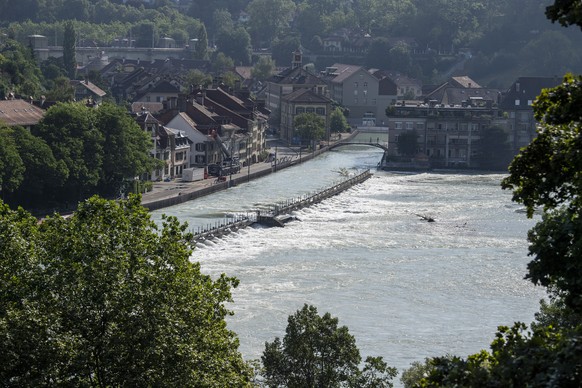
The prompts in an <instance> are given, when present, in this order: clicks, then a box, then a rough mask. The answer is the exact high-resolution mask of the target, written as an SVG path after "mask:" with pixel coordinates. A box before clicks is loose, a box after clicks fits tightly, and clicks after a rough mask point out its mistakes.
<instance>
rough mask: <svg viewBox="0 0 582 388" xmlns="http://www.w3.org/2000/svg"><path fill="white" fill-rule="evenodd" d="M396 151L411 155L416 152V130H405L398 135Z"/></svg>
mask: <svg viewBox="0 0 582 388" xmlns="http://www.w3.org/2000/svg"><path fill="white" fill-rule="evenodd" d="M396 147H397V148H398V153H399V154H401V155H404V156H408V157H412V156H414V155H416V154H417V153H418V132H417V131H416V130H412V131H405V132H402V133H401V134H400V135H398V141H397V143H396Z"/></svg>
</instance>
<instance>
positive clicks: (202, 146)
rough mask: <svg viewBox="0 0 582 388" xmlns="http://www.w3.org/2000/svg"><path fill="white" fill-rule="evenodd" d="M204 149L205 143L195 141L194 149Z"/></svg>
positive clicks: (199, 150)
mask: <svg viewBox="0 0 582 388" xmlns="http://www.w3.org/2000/svg"><path fill="white" fill-rule="evenodd" d="M204 150H206V144H204V143H196V151H198V152H201V151H204Z"/></svg>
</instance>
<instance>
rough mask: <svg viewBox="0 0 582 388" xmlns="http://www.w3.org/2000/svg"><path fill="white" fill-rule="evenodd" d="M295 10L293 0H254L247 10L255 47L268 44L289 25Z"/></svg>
mask: <svg viewBox="0 0 582 388" xmlns="http://www.w3.org/2000/svg"><path fill="white" fill-rule="evenodd" d="M294 11H295V3H294V2H293V1H292V0H252V1H251V2H250V3H249V5H248V7H247V12H248V13H249V15H250V18H251V24H250V29H251V36H252V39H253V45H254V46H255V47H262V44H261V43H263V42H264V43H265V44H266V45H267V46H270V45H271V42H272V41H273V39H275V38H276V37H279V36H280V35H281V33H282V32H283V31H285V29H286V28H288V27H289V20H291V19H292V15H293V12H294Z"/></svg>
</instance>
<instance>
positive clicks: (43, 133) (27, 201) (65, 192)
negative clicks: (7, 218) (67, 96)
mask: <svg viewBox="0 0 582 388" xmlns="http://www.w3.org/2000/svg"><path fill="white" fill-rule="evenodd" d="M10 133H11V134H12V137H13V138H14V139H16V140H15V141H14V143H15V144H16V145H17V147H16V150H17V152H18V153H19V155H20V160H22V161H23V162H24V168H25V173H24V178H25V180H24V181H23V182H22V184H18V185H16V187H12V188H11V190H10V195H9V197H8V198H6V197H5V199H6V200H7V201H8V202H9V203H11V204H13V205H27V206H33V205H35V206H39V207H46V206H48V205H65V204H67V203H68V204H74V203H76V202H77V201H79V200H81V199H85V198H88V197H89V196H91V195H93V194H96V193H97V194H101V195H113V194H116V193H117V192H118V191H119V189H120V188H121V187H122V185H123V183H124V180H126V179H131V180H133V179H134V178H135V177H136V176H139V175H141V174H143V173H146V172H149V171H151V170H153V169H154V168H156V167H157V166H158V163H159V162H157V161H156V160H155V159H153V158H152V156H151V155H150V148H151V143H150V139H149V138H148V136H147V135H146V134H145V132H144V131H142V130H141V128H140V127H139V126H138V125H137V124H136V123H135V122H134V121H133V120H132V119H131V118H130V117H129V116H128V115H127V113H126V112H125V110H124V109H123V108H121V107H117V106H114V105H111V104H107V103H106V104H103V105H101V106H100V107H99V109H92V108H88V107H86V106H85V105H83V104H80V103H60V104H57V105H55V106H53V107H51V108H50V109H49V110H48V111H47V112H46V114H45V116H44V118H43V119H42V120H41V122H40V123H39V125H37V126H36V127H34V128H33V132H32V133H28V134H23V133H22V131H20V130H17V129H14V130H12V131H11V132H10ZM37 158H38V159H37ZM39 163H41V164H43V165H42V166H40V165H39ZM15 171H18V170H15ZM34 188H38V189H41V188H42V192H40V191H37V192H35V191H34Z"/></svg>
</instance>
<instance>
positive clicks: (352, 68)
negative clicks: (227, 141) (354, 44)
mask: <svg viewBox="0 0 582 388" xmlns="http://www.w3.org/2000/svg"><path fill="white" fill-rule="evenodd" d="M333 68H335V69H336V70H335V71H334V75H335V76H334V77H333V78H332V79H331V82H334V83H338V84H341V83H343V82H344V81H345V80H346V79H348V78H349V77H351V76H352V75H354V74H355V73H356V72H358V71H360V70H363V71H365V69H364V68H363V67H362V66H357V65H346V64H343V63H335V64H334V65H333Z"/></svg>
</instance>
